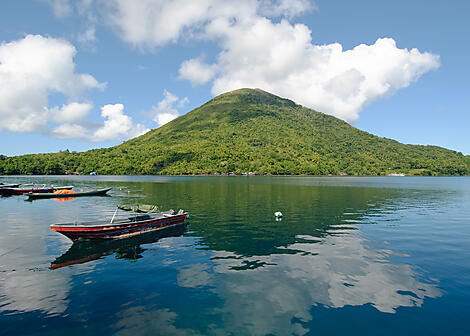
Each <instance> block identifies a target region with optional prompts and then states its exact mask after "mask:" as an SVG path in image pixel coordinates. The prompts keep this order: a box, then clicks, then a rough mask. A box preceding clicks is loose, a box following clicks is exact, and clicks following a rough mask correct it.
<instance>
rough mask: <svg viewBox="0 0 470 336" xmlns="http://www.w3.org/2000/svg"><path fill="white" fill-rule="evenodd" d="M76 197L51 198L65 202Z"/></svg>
mask: <svg viewBox="0 0 470 336" xmlns="http://www.w3.org/2000/svg"><path fill="white" fill-rule="evenodd" d="M74 199H76V197H64V198H53V200H54V201H56V202H67V201H71V200H74Z"/></svg>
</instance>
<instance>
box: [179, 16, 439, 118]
mask: <svg viewBox="0 0 470 336" xmlns="http://www.w3.org/2000/svg"><path fill="white" fill-rule="evenodd" d="M227 38H228V41H226V42H225V43H224V45H225V50H224V51H223V53H221V55H220V57H219V62H218V63H217V64H216V66H217V68H218V69H219V74H218V76H217V78H216V79H215V80H214V82H213V87H212V93H213V94H220V93H222V92H226V91H229V90H233V89H238V88H241V87H259V88H263V89H264V90H267V91H270V92H272V93H274V94H277V95H280V96H283V97H287V98H290V99H293V100H294V101H296V102H297V103H300V104H302V105H305V106H307V107H310V108H313V109H316V110H319V111H322V112H325V113H329V114H332V115H334V116H336V117H339V118H341V119H344V120H346V121H349V122H352V121H355V120H356V119H357V118H358V117H359V112H360V111H361V110H362V109H363V108H364V107H365V106H367V105H368V104H370V103H371V102H373V101H375V100H377V99H380V98H382V97H385V96H389V95H392V94H393V93H395V91H396V90H398V89H400V88H404V87H407V86H408V85H410V84H411V83H412V82H413V81H416V80H417V79H418V78H419V77H421V76H422V75H423V74H425V73H426V72H428V71H430V70H435V69H437V68H438V67H439V56H437V55H433V54H430V53H426V52H425V53H421V52H420V51H419V50H417V49H411V50H408V49H400V48H398V47H397V46H396V43H395V41H394V40H393V39H391V38H382V39H378V40H377V41H376V42H375V43H374V44H372V45H365V44H361V45H359V46H356V47H355V48H353V49H351V50H343V48H342V46H341V45H340V44H338V43H334V44H329V45H321V46H320V45H319V46H317V45H313V44H312V43H311V41H310V32H309V30H308V28H307V27H306V26H304V25H295V26H291V25H290V24H289V23H287V22H285V21H283V22H281V23H279V24H273V23H272V22H270V21H267V20H259V22H258V23H257V24H256V25H253V26H252V27H248V28H229V30H228V31H227ZM257 41H263V42H261V43H259V42H258V43H257ZM242 55H244V57H241V56H242ZM187 78H188V79H190V80H191V78H190V77H187Z"/></svg>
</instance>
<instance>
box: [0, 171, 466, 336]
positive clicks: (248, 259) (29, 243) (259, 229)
mask: <svg viewBox="0 0 470 336" xmlns="http://www.w3.org/2000/svg"><path fill="white" fill-rule="evenodd" d="M0 181H2V182H4V183H10V182H21V183H47V184H54V185H70V184H72V185H74V186H75V187H76V189H94V188H104V187H112V188H113V189H112V190H111V192H110V196H109V197H83V198H76V199H71V200H66V201H58V200H54V199H47V200H36V201H32V202H30V201H26V200H25V198H26V197H24V196H11V197H0V216H1V222H0V335H79V336H85V335H361V336H362V335H413V336H417V335H470V322H469V321H470V177H259V176H247V177H232V176H229V177H220V176H214V177H153V176H151V177H150V176H148V177H147V176H146V177H143V176H76V177H72V176H48V177H35V176H31V177H14V176H9V177H0ZM137 203H145V204H158V205H159V207H160V209H162V210H168V209H170V208H172V209H174V210H178V209H180V208H181V209H184V210H186V211H188V212H189V214H190V219H189V225H188V226H187V227H181V228H178V229H173V230H169V231H168V232H160V233H158V234H152V235H150V236H149V235H148V234H147V235H143V236H140V237H138V238H135V239H130V240H128V239H124V240H119V241H106V242H77V243H72V242H71V241H70V240H68V239H67V238H66V237H64V236H62V235H60V234H58V233H56V232H54V231H52V230H51V229H50V228H49V226H50V224H56V223H65V222H73V221H84V220H99V219H111V217H112V216H113V214H114V212H115V209H116V205H118V204H137ZM276 211H281V212H282V213H283V217H282V219H281V220H279V219H276V218H275V217H274V215H273V214H274V212H276Z"/></svg>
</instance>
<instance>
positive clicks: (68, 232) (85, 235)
mask: <svg viewBox="0 0 470 336" xmlns="http://www.w3.org/2000/svg"><path fill="white" fill-rule="evenodd" d="M116 211H117V210H116ZM115 214H116V213H115ZM188 217H189V214H188V213H187V212H185V211H184V210H179V211H178V212H177V213H175V211H174V210H169V211H163V212H156V213H148V214H145V215H137V214H136V215H135V216H132V217H128V218H123V219H117V220H114V216H113V219H111V221H97V222H83V223H67V224H53V225H51V229H52V230H54V231H56V232H58V233H61V234H63V235H64V236H66V237H68V238H70V239H71V240H72V241H78V240H87V239H116V238H118V239H122V238H129V237H133V236H136V235H140V234H143V233H149V232H152V231H158V230H162V229H167V228H170V227H175V226H177V225H181V224H183V223H184V221H185V220H186V218H188Z"/></svg>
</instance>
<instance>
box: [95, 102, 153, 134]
mask: <svg viewBox="0 0 470 336" xmlns="http://www.w3.org/2000/svg"><path fill="white" fill-rule="evenodd" d="M123 111H124V105H122V104H114V105H111V104H108V105H105V106H103V107H102V108H101V116H102V117H103V118H105V121H104V124H103V126H102V127H101V128H99V129H98V130H96V131H95V132H94V133H93V135H92V136H90V137H89V139H90V140H91V141H96V142H99V141H107V140H111V139H114V138H116V137H119V136H125V137H127V138H133V137H136V136H139V135H142V134H144V133H147V132H148V131H149V129H148V128H146V127H145V126H143V125H142V124H137V125H134V124H133V122H132V118H131V117H129V116H128V115H125V114H124V113H123Z"/></svg>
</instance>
